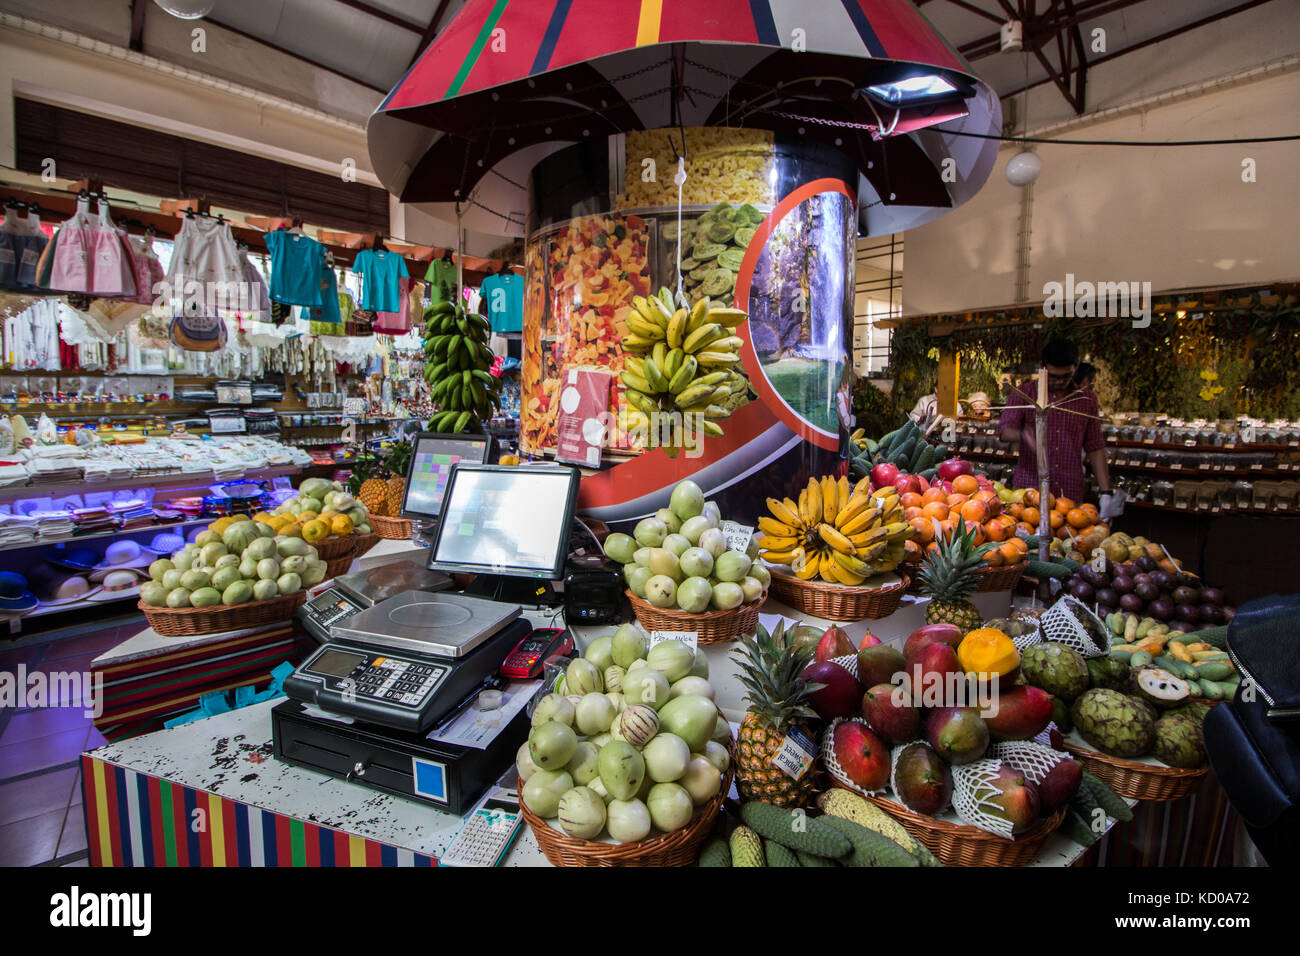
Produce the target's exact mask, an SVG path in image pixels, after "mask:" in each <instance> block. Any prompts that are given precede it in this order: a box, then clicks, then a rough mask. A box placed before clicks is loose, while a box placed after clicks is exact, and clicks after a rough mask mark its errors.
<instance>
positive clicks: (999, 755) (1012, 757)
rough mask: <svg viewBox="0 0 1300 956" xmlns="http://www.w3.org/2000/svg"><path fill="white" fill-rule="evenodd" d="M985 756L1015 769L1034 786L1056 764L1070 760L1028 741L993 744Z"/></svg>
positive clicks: (1040, 781) (1065, 756)
mask: <svg viewBox="0 0 1300 956" xmlns="http://www.w3.org/2000/svg"><path fill="white" fill-rule="evenodd" d="M985 756H986V757H988V758H989V759H990V760H1001V761H1002V762H1003V763H1006V764H1010V765H1011V766H1013V767H1015V768H1016V769H1017V770H1019V771H1020V772H1021V773H1023V774H1024V775H1025V779H1026V780H1028V781H1029V782H1030V783H1032V784H1033V785H1034V786H1038V784H1040V783H1042V782H1043V778H1044V777H1046V776H1047V775H1048V773H1050V772H1051V770H1052V768H1053V767H1055V766H1056V765H1057V764H1058V763H1060V762H1061V761H1062V760H1069V759H1070V756H1069V754H1063V753H1059V752H1057V751H1055V750H1053V749H1052V748H1051V747H1045V746H1043V745H1042V744H1039V743H1034V742H1033V741H1030V740H1008V741H1004V742H1003V743H1000V744H994V745H993V746H992V747H990V748H989V749H988V753H986V754H985Z"/></svg>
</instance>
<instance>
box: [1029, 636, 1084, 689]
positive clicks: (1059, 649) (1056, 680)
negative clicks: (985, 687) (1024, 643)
mask: <svg viewBox="0 0 1300 956" xmlns="http://www.w3.org/2000/svg"><path fill="white" fill-rule="evenodd" d="M1020 671H1021V673H1023V674H1024V675H1025V680H1026V681H1027V682H1028V683H1030V684H1033V685H1034V686H1035V687H1041V688H1042V689H1043V690H1045V691H1047V692H1048V693H1049V694H1051V695H1053V696H1054V697H1059V698H1061V699H1062V700H1063V701H1065V702H1066V703H1069V702H1070V701H1072V700H1074V699H1075V698H1076V697H1078V696H1079V695H1080V694H1082V693H1083V692H1084V691H1085V690H1087V689H1088V684H1089V683H1090V682H1091V675H1090V674H1089V673H1088V664H1087V662H1086V661H1085V660H1084V659H1083V655H1082V654H1080V653H1079V652H1078V651H1076V650H1075V649H1074V648H1072V647H1068V646H1067V645H1065V644H1058V643H1056V642H1055V641H1044V642H1043V643H1041V644H1032V645H1030V646H1029V647H1027V648H1025V651H1024V653H1023V654H1021V656H1020Z"/></svg>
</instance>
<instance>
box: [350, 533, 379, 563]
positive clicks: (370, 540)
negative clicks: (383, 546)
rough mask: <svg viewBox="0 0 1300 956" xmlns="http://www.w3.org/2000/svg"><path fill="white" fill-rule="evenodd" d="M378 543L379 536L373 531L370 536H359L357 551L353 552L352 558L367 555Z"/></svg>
mask: <svg viewBox="0 0 1300 956" xmlns="http://www.w3.org/2000/svg"><path fill="white" fill-rule="evenodd" d="M378 543H379V535H377V534H375V533H374V532H373V531H372V532H371V533H370V534H362V535H358V536H357V549H356V550H355V551H353V552H352V557H354V558H359V557H361V556H362V555H363V554H365V553H366V552H367V551H369V550H370V549H371V548H373V547H374V546H375V545H377V544H378Z"/></svg>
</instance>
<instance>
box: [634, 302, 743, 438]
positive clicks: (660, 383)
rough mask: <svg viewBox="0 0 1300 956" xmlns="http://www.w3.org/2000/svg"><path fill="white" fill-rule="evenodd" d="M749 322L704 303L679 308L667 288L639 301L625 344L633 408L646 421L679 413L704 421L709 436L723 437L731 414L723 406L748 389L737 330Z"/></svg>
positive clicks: (733, 311) (740, 313)
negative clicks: (643, 416) (693, 415)
mask: <svg viewBox="0 0 1300 956" xmlns="http://www.w3.org/2000/svg"><path fill="white" fill-rule="evenodd" d="M747 317H748V316H747V315H746V314H745V312H744V311H742V310H740V309H731V308H721V307H719V306H711V305H710V303H709V300H708V298H707V297H706V298H702V299H700V300H699V301H697V302H696V303H695V305H694V306H693V307H692V308H691V309H689V310H688V309H685V308H677V307H676V306H675V304H674V302H673V297H672V293H671V292H669V290H668V289H667V288H663V289H660V290H659V294H658V295H652V296H650V297H649V298H646V297H644V296H639V295H638V296H635V297H634V298H633V299H632V312H631V314H630V315H629V316H628V319H627V325H628V329H629V331H630V333H631V334H630V335H628V336H627V337H626V338H624V339H623V341H622V346H623V349H624V351H626V352H629V353H632V354H629V355H627V356H626V357H625V358H624V361H623V373H622V375H621V376H620V380H621V381H622V383H623V385H624V386H625V388H626V395H627V401H628V404H629V405H631V406H632V408H634V409H636V410H637V411H638V412H640V413H641V414H643V415H645V416H647V419H648V423H652V422H653V421H654V416H656V415H660V414H664V413H670V412H678V413H681V414H684V415H685V414H700V415H702V416H703V422H704V426H703V427H704V434H706V435H713V436H720V435H722V426H721V425H719V424H718V421H719V420H721V419H724V418H726V417H728V416H729V415H730V414H731V413H730V411H729V410H728V409H727V408H726V407H724V404H723V403H724V402H725V401H726V400H727V398H728V397H729V396H731V395H733V394H739V393H740V391H741V390H742V389H744V388H747V387H748V384H749V383H748V382H747V381H746V380H745V377H744V376H743V375H741V374H740V372H739V369H740V367H741V363H740V354H739V352H740V346H741V342H742V340H741V338H740V337H739V336H738V335H734V334H733V330H734V329H735V328H736V327H737V326H739V325H740V324H742V323H743V322H744V321H745V320H746V318H747Z"/></svg>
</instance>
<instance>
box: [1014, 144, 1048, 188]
mask: <svg viewBox="0 0 1300 956" xmlns="http://www.w3.org/2000/svg"><path fill="white" fill-rule="evenodd" d="M1042 171H1043V161H1042V160H1041V159H1040V158H1039V157H1038V154H1037V153H1034V152H1031V151H1030V150H1027V149H1026V150H1024V151H1023V152H1019V153H1016V155H1014V156H1012V157H1011V158H1010V159H1009V160H1007V182H1009V183H1011V185H1013V186H1029V185H1032V184H1033V182H1034V180H1036V179H1037V178H1038V174H1039V173H1041V172H1042Z"/></svg>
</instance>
